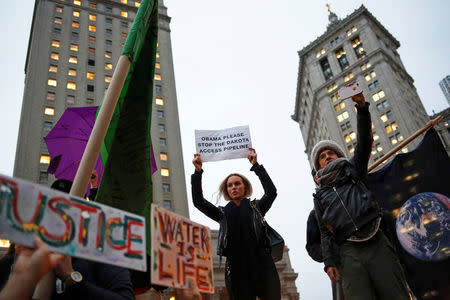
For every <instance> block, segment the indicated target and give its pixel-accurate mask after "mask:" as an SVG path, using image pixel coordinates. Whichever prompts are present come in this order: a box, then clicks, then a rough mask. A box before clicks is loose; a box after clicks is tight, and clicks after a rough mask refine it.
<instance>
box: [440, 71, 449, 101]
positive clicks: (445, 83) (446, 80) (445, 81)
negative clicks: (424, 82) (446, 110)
mask: <svg viewBox="0 0 450 300" xmlns="http://www.w3.org/2000/svg"><path fill="white" fill-rule="evenodd" d="M439 86H440V87H441V89H442V92H443V93H444V95H445V98H447V102H448V105H449V106H450V75H447V76H445V78H444V79H442V80H441V81H440V82H439Z"/></svg>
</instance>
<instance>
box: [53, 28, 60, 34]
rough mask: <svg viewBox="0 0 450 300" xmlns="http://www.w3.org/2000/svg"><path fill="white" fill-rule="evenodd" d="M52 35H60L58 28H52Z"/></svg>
mask: <svg viewBox="0 0 450 300" xmlns="http://www.w3.org/2000/svg"><path fill="white" fill-rule="evenodd" d="M53 34H61V29H60V28H53Z"/></svg>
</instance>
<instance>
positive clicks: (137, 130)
mask: <svg viewBox="0 0 450 300" xmlns="http://www.w3.org/2000/svg"><path fill="white" fill-rule="evenodd" d="M157 34H158V1H157V0H143V1H142V3H141V6H140V8H139V10H138V13H137V15H136V18H135V20H134V23H133V26H132V27H131V29H130V33H129V35H128V38H127V41H126V43H125V46H124V49H123V52H122V55H126V56H127V57H128V58H129V59H130V62H131V65H130V69H129V71H128V74H127V77H126V80H125V84H124V86H123V88H122V91H121V93H120V97H119V99H118V102H117V105H116V108H115V110H114V114H113V116H112V119H111V123H110V125H109V127H108V131H107V133H106V137H105V140H104V142H103V144H102V148H101V151H100V153H101V157H102V161H103V165H104V171H103V176H102V179H101V184H100V187H99V191H98V194H97V197H96V201H98V202H100V203H104V204H107V205H110V206H113V207H116V208H119V209H123V210H126V211H129V212H132V213H135V214H138V215H141V216H144V217H145V220H146V225H147V228H146V233H147V234H146V235H147V237H146V239H147V254H150V244H151V243H150V206H151V202H152V173H151V150H150V148H151V138H150V127H151V115H152V99H153V76H154V71H155V59H156V58H155V57H156V47H157Z"/></svg>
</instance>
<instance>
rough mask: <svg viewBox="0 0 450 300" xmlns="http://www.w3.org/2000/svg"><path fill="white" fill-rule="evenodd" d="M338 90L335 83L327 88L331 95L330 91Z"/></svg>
mask: <svg viewBox="0 0 450 300" xmlns="http://www.w3.org/2000/svg"><path fill="white" fill-rule="evenodd" d="M337 88H338V86H337V84H336V83H332V84H331V85H330V86H328V88H327V89H328V93H331V92H332V91H334V90H336V89H337Z"/></svg>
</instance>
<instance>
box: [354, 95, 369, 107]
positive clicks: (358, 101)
mask: <svg viewBox="0 0 450 300" xmlns="http://www.w3.org/2000/svg"><path fill="white" fill-rule="evenodd" d="M352 101H353V102H355V103H356V105H357V106H358V107H363V106H364V105H365V104H366V99H365V98H364V95H363V93H359V94H356V95H354V96H352Z"/></svg>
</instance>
